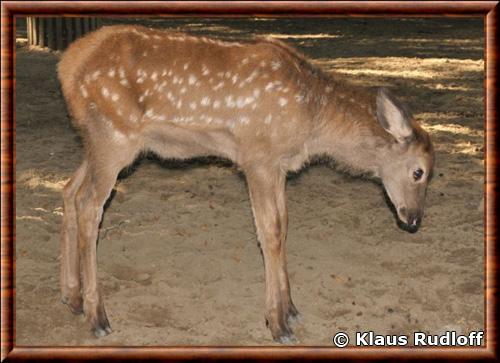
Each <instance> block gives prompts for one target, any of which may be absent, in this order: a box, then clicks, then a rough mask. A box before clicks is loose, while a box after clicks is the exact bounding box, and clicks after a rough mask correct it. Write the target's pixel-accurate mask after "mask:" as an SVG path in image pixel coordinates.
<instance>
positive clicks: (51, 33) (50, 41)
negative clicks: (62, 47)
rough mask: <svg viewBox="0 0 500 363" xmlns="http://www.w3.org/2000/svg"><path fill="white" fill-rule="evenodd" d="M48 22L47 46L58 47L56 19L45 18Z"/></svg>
mask: <svg viewBox="0 0 500 363" xmlns="http://www.w3.org/2000/svg"><path fill="white" fill-rule="evenodd" d="M45 22H46V24H47V46H48V47H49V48H50V49H56V34H55V26H54V25H55V24H54V22H55V19H54V18H45Z"/></svg>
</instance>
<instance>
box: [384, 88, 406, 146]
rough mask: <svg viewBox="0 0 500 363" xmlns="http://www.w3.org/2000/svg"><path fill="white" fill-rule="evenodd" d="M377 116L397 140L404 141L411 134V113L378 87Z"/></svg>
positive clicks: (386, 91)
mask: <svg viewBox="0 0 500 363" xmlns="http://www.w3.org/2000/svg"><path fill="white" fill-rule="evenodd" d="M377 118H378V121H379V122H380V125H382V127H383V128H384V129H385V131H387V132H388V133H390V134H391V135H392V136H394V138H395V139H396V140H397V141H398V142H400V143H403V142H406V141H407V140H409V139H411V137H412V136H413V128H412V125H411V115H410V114H409V112H408V111H407V110H406V109H405V108H404V107H403V106H402V105H401V104H400V103H399V102H398V101H397V100H396V99H395V98H394V96H393V95H392V94H391V93H390V92H389V91H388V90H387V89H385V88H380V89H379V90H378V93H377Z"/></svg>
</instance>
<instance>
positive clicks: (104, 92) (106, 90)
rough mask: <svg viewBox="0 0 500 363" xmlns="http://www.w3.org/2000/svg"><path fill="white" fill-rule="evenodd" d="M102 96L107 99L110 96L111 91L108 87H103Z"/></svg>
mask: <svg viewBox="0 0 500 363" xmlns="http://www.w3.org/2000/svg"><path fill="white" fill-rule="evenodd" d="M101 94H102V95H103V96H104V97H106V98H107V97H108V96H109V90H108V89H107V88H106V87H103V88H101Z"/></svg>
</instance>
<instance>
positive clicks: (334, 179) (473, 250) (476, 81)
mask: <svg viewBox="0 0 500 363" xmlns="http://www.w3.org/2000/svg"><path fill="white" fill-rule="evenodd" d="M122 21H125V20H122ZM127 21H130V22H134V21H133V20H127ZM105 22H107V23H110V22H115V23H116V22H118V20H113V21H110V20H106V21H105ZM142 22H147V23H149V24H150V25H151V26H158V27H166V28H168V27H170V28H175V29H178V30H182V31H188V32H191V33H196V34H198V33H204V34H210V35H214V36H218V37H226V38H227V37H230V38H248V37H250V36H252V35H253V34H273V35H274V36H276V37H279V38H281V39H283V40H285V41H287V42H289V43H290V44H293V45H295V46H297V47H298V48H299V49H300V50H301V51H303V52H304V53H306V54H307V55H309V56H310V57H311V58H312V60H313V62H314V63H315V64H317V65H318V66H321V67H323V68H324V69H326V70H327V71H329V72H334V71H335V72H337V74H338V77H343V78H346V79H350V80H352V82H355V83H358V84H360V85H366V86H382V85H383V86H386V87H389V88H390V89H392V90H394V92H395V93H396V94H397V95H399V96H400V98H401V99H402V100H404V101H405V102H406V103H407V104H409V105H410V108H411V109H412V110H413V112H414V114H415V117H416V119H417V120H418V121H420V122H421V123H422V124H423V125H424V127H425V128H426V129H427V130H428V131H429V132H430V134H431V136H432V138H433V140H434V143H435V149H436V155H437V163H436V169H435V177H434V179H433V180H432V182H431V184H430V187H429V191H428V197H427V208H426V212H425V217H424V220H423V224H422V227H421V229H420V230H419V232H418V233H416V234H413V235H412V234H408V233H406V232H404V231H402V230H400V229H398V227H397V225H396V221H395V218H394V216H393V214H392V213H391V211H390V209H389V208H388V206H387V203H386V201H385V199H384V197H383V192H382V189H381V187H380V186H379V185H377V184H376V183H373V182H370V181H368V180H363V179H357V178H352V177H349V176H346V175H344V174H341V173H339V172H338V171H335V170H332V168H331V167H329V166H328V165H316V166H311V167H309V168H307V169H306V170H304V171H303V172H301V173H300V174H298V175H295V176H293V177H291V178H290V179H289V182H288V185H287V196H288V206H289V218H290V229H289V235H288V267H289V272H290V280H291V287H292V294H293V298H294V301H295V304H296V306H297V307H298V309H299V310H300V312H301V314H302V322H301V323H300V324H297V325H293V329H294V331H295V334H296V336H297V338H298V340H299V342H298V344H301V345H327V346H328V345H332V336H333V335H334V334H335V333H336V332H338V331H345V332H347V333H349V334H351V336H352V335H353V334H354V332H355V331H368V330H373V331H375V333H377V334H406V335H410V334H412V333H413V332H415V331H423V332H429V333H443V332H445V331H447V330H454V331H457V332H459V333H468V332H469V331H471V330H483V329H484V291H483V286H484V269H483V262H484V259H483V252H484V245H483V202H482V198H483V183H484V149H483V146H484V113H483V80H484V60H483V51H484V49H483V44H484V37H483V35H484V34H483V21H482V19H459V18H455V19H454V18H428V19H364V18H351V19H347V18H343V19H340V18H338V19H335V18H333V19H202V18H196V19H176V20H169V19H151V20H148V21H145V20H144V19H143V20H142ZM59 56H60V55H59V54H57V53H53V52H47V51H41V50H34V49H27V48H26V47H22V46H19V47H18V49H17V54H16V129H17V131H16V132H17V134H16V161H17V162H16V178H17V181H16V183H17V184H16V185H17V188H16V236H17V239H16V258H17V260H16V344H17V345H60V346H67V345H117V346H122V345H138V346H142V345H166V346H169V345H271V344H274V343H273V341H272V339H271V334H270V332H269V331H268V329H267V328H266V326H265V321H264V267H263V263H262V259H261V255H260V252H259V249H258V246H257V240H256V236H255V231H254V225H253V219H252V214H251V209H250V205H249V199H248V195H247V189H246V185H245V182H244V178H243V177H242V175H241V173H240V172H239V171H238V169H237V168H236V167H235V166H233V165H231V164H230V163H227V162H224V161H220V160H216V161H215V162H212V163H210V162H207V161H204V160H195V161H191V162H172V161H168V162H165V161H163V162H159V161H158V160H156V159H155V158H154V157H146V158H143V159H142V160H140V161H139V162H138V163H137V164H136V165H135V166H134V167H133V168H132V169H131V171H130V172H129V173H128V176H127V177H123V178H122V179H120V180H119V182H118V184H117V187H116V193H115V194H114V197H113V199H112V200H111V203H110V204H109V207H108V208H107V210H106V212H105V216H104V220H103V223H102V226H101V231H100V242H99V246H98V259H99V279H100V282H101V285H102V287H103V291H104V298H105V302H106V308H107V312H108V317H109V319H110V322H111V326H112V328H113V333H112V334H111V335H109V336H107V337H105V338H101V339H97V338H95V337H94V336H93V335H92V334H91V332H90V327H89V325H88V324H87V323H86V322H85V321H84V318H83V317H82V316H74V315H72V314H71V313H70V311H69V310H68V309H67V307H66V306H64V305H63V304H61V303H60V294H59V229H60V224H61V215H62V199H61V190H62V187H63V185H64V184H65V182H66V181H67V180H68V178H69V177H70V175H71V174H72V173H73V171H74V170H75V169H76V168H77V166H78V165H79V163H80V159H81V156H82V145H81V143H80V139H79V137H78V136H77V133H76V132H75V130H74V129H73V128H72V127H71V124H70V121H69V119H68V116H67V113H66V110H65V105H64V103H63V99H62V97H61V92H60V90H59V84H58V81H57V78H56V72H55V65H56V63H57V61H58V59H59Z"/></svg>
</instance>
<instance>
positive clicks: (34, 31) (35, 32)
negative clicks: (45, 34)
mask: <svg viewBox="0 0 500 363" xmlns="http://www.w3.org/2000/svg"><path fill="white" fill-rule="evenodd" d="M32 21H33V27H32V28H31V31H32V34H33V44H32V45H36V44H38V19H37V18H35V17H33V18H32Z"/></svg>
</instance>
